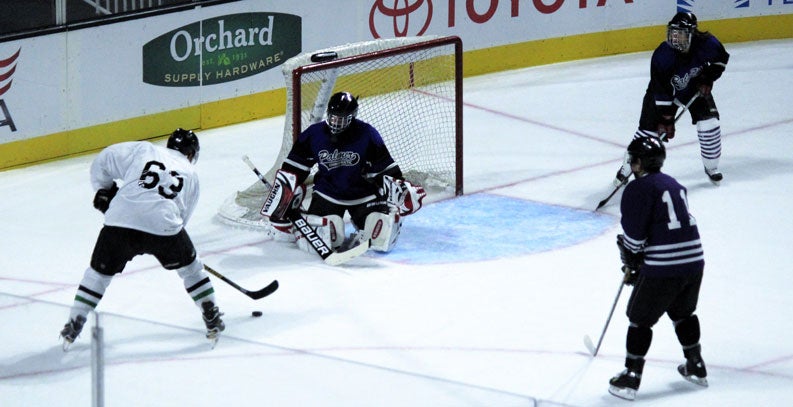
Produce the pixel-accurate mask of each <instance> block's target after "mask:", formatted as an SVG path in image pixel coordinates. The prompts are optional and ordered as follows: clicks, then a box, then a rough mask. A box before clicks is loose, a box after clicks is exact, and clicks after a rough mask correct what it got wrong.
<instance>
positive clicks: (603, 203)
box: [595, 179, 627, 211]
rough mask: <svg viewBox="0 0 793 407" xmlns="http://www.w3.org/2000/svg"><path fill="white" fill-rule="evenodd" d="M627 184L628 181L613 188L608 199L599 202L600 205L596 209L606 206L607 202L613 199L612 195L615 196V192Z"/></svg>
mask: <svg viewBox="0 0 793 407" xmlns="http://www.w3.org/2000/svg"><path fill="white" fill-rule="evenodd" d="M625 181H627V179H626V180H625ZM625 184H627V182H623V183H622V184H620V186H618V187H616V188H614V190H613V191H611V193H610V194H609V196H607V197H606V199H604V200H602V201H600V202H598V207H597V208H595V210H596V211H597V210H598V209H600V208H602V207H604V206H606V204H607V203H608V202H609V200H610V199H611V197H613V196H614V194H616V193H617V191H619V190H620V188H622V187H623V186H624V185H625Z"/></svg>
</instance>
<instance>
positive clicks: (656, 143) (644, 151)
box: [628, 137, 666, 172]
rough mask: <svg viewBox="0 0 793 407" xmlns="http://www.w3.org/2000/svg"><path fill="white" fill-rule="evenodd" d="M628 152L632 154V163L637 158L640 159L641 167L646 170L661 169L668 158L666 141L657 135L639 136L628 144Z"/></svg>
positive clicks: (655, 170)
mask: <svg viewBox="0 0 793 407" xmlns="http://www.w3.org/2000/svg"><path fill="white" fill-rule="evenodd" d="M628 154H629V155H630V163H631V164H633V163H634V162H635V161H636V159H637V158H638V159H640V160H641V161H642V162H641V168H642V170H643V171H646V172H658V171H661V167H663V165H664V160H665V159H666V148H665V147H664V143H662V142H661V140H659V139H658V138H657V137H639V138H635V139H633V141H631V143H630V144H629V145H628Z"/></svg>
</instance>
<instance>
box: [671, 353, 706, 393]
mask: <svg viewBox="0 0 793 407" xmlns="http://www.w3.org/2000/svg"><path fill="white" fill-rule="evenodd" d="M677 371H678V372H679V373H680V375H681V376H683V378H684V379H686V380H688V381H690V382H691V383H694V384H698V385H700V386H702V387H708V379H707V375H708V372H707V370H706V369H705V362H704V361H703V360H702V358H701V357H697V356H695V357H692V358H690V359H687V360H686V363H684V364H681V365H680V366H678V367H677Z"/></svg>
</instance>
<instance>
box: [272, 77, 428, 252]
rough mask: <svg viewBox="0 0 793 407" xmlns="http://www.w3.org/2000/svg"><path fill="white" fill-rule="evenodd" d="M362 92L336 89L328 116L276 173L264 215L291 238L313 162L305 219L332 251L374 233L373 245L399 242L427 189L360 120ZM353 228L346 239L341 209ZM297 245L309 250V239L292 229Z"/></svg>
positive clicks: (300, 140)
mask: <svg viewBox="0 0 793 407" xmlns="http://www.w3.org/2000/svg"><path fill="white" fill-rule="evenodd" d="M357 114H358V98H356V97H354V96H353V95H352V94H351V93H349V92H338V93H334V94H333V95H332V96H331V97H330V99H329V101H328V107H327V115H326V118H325V120H324V121H321V122H317V123H314V124H312V125H311V126H309V127H308V128H307V129H306V130H305V131H303V132H302V133H301V134H300V136H299V137H298V139H297V140H296V141H295V144H294V145H293V146H292V149H291V150H290V152H289V155H288V156H287V157H286V159H285V160H284V163H283V164H282V166H281V169H280V170H278V172H277V173H276V177H275V181H274V183H273V188H271V192H270V196H269V197H268V199H267V200H266V201H265V205H264V207H263V208H262V214H263V215H264V216H265V217H268V218H269V220H270V223H271V224H272V225H273V227H274V228H275V229H276V230H278V231H280V232H284V233H286V234H287V235H286V236H289V237H290V238H291V236H292V235H293V234H294V230H293V227H292V224H291V220H292V218H293V215H292V214H293V213H294V212H293V211H297V210H299V208H300V203H301V201H302V198H303V194H304V187H303V183H304V182H305V181H306V179H307V178H308V176H309V174H310V173H311V170H312V168H313V167H314V166H316V168H317V172H316V174H315V175H314V187H313V192H312V196H311V202H310V204H309V207H308V209H307V213H306V220H307V222H308V224H309V225H311V226H313V227H314V228H315V229H316V231H317V234H318V235H319V236H320V237H321V238H322V239H323V241H325V243H326V244H327V245H328V246H329V247H331V248H333V249H334V250H336V249H339V248H341V247H342V245H345V246H350V245H355V244H356V241H357V242H363V241H366V240H369V241H370V242H371V248H372V249H373V250H376V251H380V252H388V251H390V250H391V249H393V248H394V246H395V244H396V241H397V238H398V237H399V232H400V228H401V226H402V217H404V216H407V215H410V214H412V213H415V212H416V211H417V210H419V209H420V208H421V205H422V200H423V199H424V197H425V196H426V192H425V191H424V188H422V187H421V186H419V185H416V184H414V183H411V182H410V181H407V180H405V179H404V177H403V175H402V171H401V170H400V168H399V165H397V163H396V162H394V159H393V158H392V157H391V154H390V153H389V151H388V148H387V147H386V144H385V142H384V141H383V138H382V137H381V136H380V133H379V132H378V131H377V129H375V128H374V127H373V126H372V125H370V124H368V123H366V122H364V121H362V120H360V119H358V118H357V117H356V116H357ZM345 214H349V216H350V220H351V223H352V225H353V226H354V227H355V229H356V233H355V234H354V235H353V236H351V238H350V239H347V242H345V227H344V225H345V224H344V216H345ZM294 236H295V238H296V241H297V244H298V247H300V248H301V249H303V250H305V251H308V252H311V251H313V249H312V248H311V247H310V242H307V241H306V239H305V238H304V237H303V236H302V235H301V234H294Z"/></svg>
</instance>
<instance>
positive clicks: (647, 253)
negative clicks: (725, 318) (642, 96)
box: [609, 137, 708, 400]
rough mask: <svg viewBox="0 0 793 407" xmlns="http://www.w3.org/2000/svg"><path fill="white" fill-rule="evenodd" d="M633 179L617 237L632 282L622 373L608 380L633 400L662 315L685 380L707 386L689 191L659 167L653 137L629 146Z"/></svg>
mask: <svg viewBox="0 0 793 407" xmlns="http://www.w3.org/2000/svg"><path fill="white" fill-rule="evenodd" d="M628 157H629V158H628V162H629V164H630V166H631V171H633V174H634V175H635V176H636V179H635V180H634V181H631V182H630V183H628V185H627V186H626V187H625V192H624V193H623V194H622V202H621V205H620V210H621V213H622V220H621V223H622V229H623V231H624V234H621V235H618V236H617V246H618V247H619V250H620V258H621V259H622V263H623V272H624V273H625V274H626V276H625V280H624V282H625V284H627V285H634V288H633V291H632V292H631V297H630V299H629V300H628V308H627V312H626V314H627V316H628V320H629V321H630V325H629V327H628V333H627V338H626V341H625V344H626V356H625V370H624V371H622V372H621V373H619V374H618V375H616V376H615V377H614V378H612V379H611V380H610V382H609V384H610V386H609V392H610V393H611V394H613V395H615V396H617V397H621V398H624V399H628V400H633V399H634V398H635V397H636V392H637V390H638V389H639V384H640V383H641V379H642V371H643V370H644V362H645V356H646V355H647V352H648V351H649V350H650V343H651V342H652V337H653V331H652V328H653V326H654V325H655V324H656V323H657V322H658V320H659V319H660V318H661V317H662V316H663V315H664V314H667V315H668V316H669V319H671V320H672V323H673V324H674V327H675V334H677V339H678V341H679V342H680V345H681V347H682V349H683V355H684V356H685V358H686V362H685V363H683V364H681V365H679V366H678V367H677V370H678V372H679V373H680V374H681V375H682V376H683V377H684V378H685V379H686V380H688V381H690V382H692V383H695V384H698V385H700V386H707V385H708V381H707V378H706V377H707V371H706V369H705V362H704V361H703V360H702V356H701V346H700V344H699V339H700V329H699V319H698V318H697V316H696V314H694V312H695V311H696V308H697V302H698V300H699V289H700V285H701V283H702V275H703V269H704V266H705V262H704V252H703V250H702V243H701V241H700V237H699V230H698V229H697V224H696V221H695V220H694V217H693V216H691V214H690V213H689V212H688V199H687V196H686V192H687V191H686V188H684V187H683V186H682V185H680V183H678V182H677V181H676V180H675V179H674V178H672V177H671V176H669V175H667V174H664V173H662V172H661V167H662V166H663V163H664V159H665V158H666V149H665V148H664V145H663V143H662V142H661V141H660V140H659V139H658V138H656V137H640V138H637V139H634V140H633V141H632V142H631V144H630V145H629V146H628Z"/></svg>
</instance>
